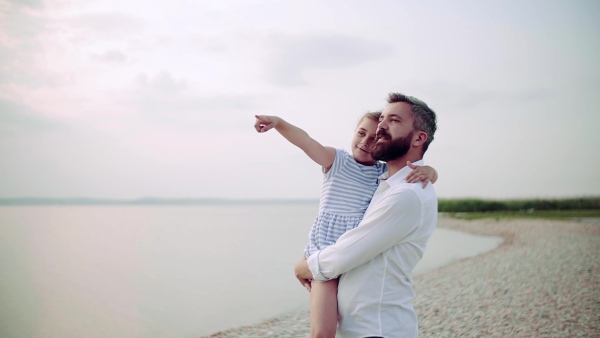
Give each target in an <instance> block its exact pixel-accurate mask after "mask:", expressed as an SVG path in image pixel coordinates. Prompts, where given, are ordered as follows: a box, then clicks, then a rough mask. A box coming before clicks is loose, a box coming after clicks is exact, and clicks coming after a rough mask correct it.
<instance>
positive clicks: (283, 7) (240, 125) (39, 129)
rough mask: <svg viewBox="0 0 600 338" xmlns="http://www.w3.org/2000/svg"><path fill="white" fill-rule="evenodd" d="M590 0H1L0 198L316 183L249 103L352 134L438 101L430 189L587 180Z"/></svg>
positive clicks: (594, 155)
mask: <svg viewBox="0 0 600 338" xmlns="http://www.w3.org/2000/svg"><path fill="white" fill-rule="evenodd" d="M598 18H600V2H598V1H595V0H592V1H566V0H565V1H546V0H532V1H520V0H519V1H517V0H505V1H451V2H450V1H378V0H375V1H341V0H339V1H249V0H231V1H191V0H190V1H171V0H169V1H141V0H140V1H135V0H133V1H132V0H56V1H55V0H49V1H44V0H23V1H6V0H0V197H99V198H124V199H129V198H138V197H145V196H156V197H223V198H315V199H316V198H318V196H319V190H320V183H321V173H320V168H319V167H318V166H317V165H316V164H314V163H313V162H311V161H310V160H309V159H308V158H307V157H306V156H305V155H304V154H303V153H302V152H301V151H300V150H298V149H296V148H294V147H293V146H292V145H290V144H288V143H287V142H286V141H285V140H284V139H283V138H282V137H281V136H280V135H278V134H277V133H275V132H269V133H267V134H258V133H256V132H255V130H254V128H253V124H254V115H255V114H269V115H271V114H273V115H280V116H282V117H284V118H285V119H287V120H288V121H290V122H292V123H295V124H297V125H298V126H300V127H302V128H304V129H305V130H306V131H307V132H308V133H309V134H310V135H311V136H313V137H314V138H315V139H317V140H319V141H321V143H323V144H325V145H330V146H335V147H342V148H346V149H348V148H349V146H350V139H351V137H352V133H353V130H354V127H355V125H356V122H357V120H358V118H359V117H360V116H361V115H362V114H363V113H364V112H365V111H367V110H373V109H379V108H382V107H383V106H384V104H385V98H386V96H387V94H388V93H389V92H402V93H406V94H410V95H414V96H417V97H419V98H420V99H422V100H424V101H425V102H427V103H428V104H429V105H430V106H431V107H432V108H433V109H434V110H435V111H436V112H437V115H438V132H437V133H436V135H435V141H434V142H433V143H432V144H431V146H430V148H429V150H428V152H427V153H426V154H425V161H426V163H427V164H430V165H432V166H433V167H435V168H436V169H437V170H438V172H439V176H440V178H439V181H438V183H436V191H437V193H438V196H439V197H442V198H454V197H483V198H529V197H572V196H585V195H595V196H598V195H600V151H599V149H600V134H599V132H598V129H599V128H600V117H599V114H598V112H599V108H600V67H599V66H598V62H599V61H598V60H600V39H599V33H600V20H599V19H598Z"/></svg>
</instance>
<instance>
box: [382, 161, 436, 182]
mask: <svg viewBox="0 0 600 338" xmlns="http://www.w3.org/2000/svg"><path fill="white" fill-rule="evenodd" d="M412 164H414V165H418V166H422V165H425V162H423V160H418V161H415V162H412ZM411 171H412V169H411V168H410V167H409V166H405V167H404V168H402V169H400V170H399V171H398V172H396V173H395V174H394V175H392V177H389V178H388V173H389V171H386V172H384V173H383V174H381V176H379V178H380V179H381V180H382V181H384V182H386V183H387V184H389V186H390V187H394V186H397V185H398V184H400V183H402V182H405V181H406V176H408V174H410V172H411Z"/></svg>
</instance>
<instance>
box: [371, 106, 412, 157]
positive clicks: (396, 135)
mask: <svg viewBox="0 0 600 338" xmlns="http://www.w3.org/2000/svg"><path fill="white" fill-rule="evenodd" d="M413 123H414V117H413V113H412V111H411V106H410V104H408V103H405V102H394V103H390V104H388V105H387V107H386V108H385V110H384V111H383V113H382V114H381V117H380V119H379V125H378V127H377V141H376V143H375V145H374V146H373V150H371V155H372V156H373V158H374V159H376V160H379V161H391V160H395V159H397V158H399V157H401V156H404V155H406V153H407V152H408V150H409V149H410V147H411V145H412V141H413V137H414V133H415V131H414V129H413Z"/></svg>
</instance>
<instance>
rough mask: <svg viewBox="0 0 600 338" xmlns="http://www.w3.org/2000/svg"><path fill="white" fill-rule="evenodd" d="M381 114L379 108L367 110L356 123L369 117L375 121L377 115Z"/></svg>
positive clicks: (377, 120)
mask: <svg viewBox="0 0 600 338" xmlns="http://www.w3.org/2000/svg"><path fill="white" fill-rule="evenodd" d="M380 116H381V110H377V111H368V112H366V113H364V115H363V116H362V117H361V118H360V120H358V123H357V125H359V124H360V123H361V122H362V121H363V120H364V119H371V120H373V121H375V122H379V117H380Z"/></svg>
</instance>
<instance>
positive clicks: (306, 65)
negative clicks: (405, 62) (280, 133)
mask: <svg viewBox="0 0 600 338" xmlns="http://www.w3.org/2000/svg"><path fill="white" fill-rule="evenodd" d="M273 43H274V44H275V45H276V52H275V55H274V60H273V63H272V65H271V66H270V69H269V72H270V74H271V76H272V78H273V80H274V81H275V82H276V83H278V84H282V85H288V86H293V85H299V84H303V83H305V78H304V77H305V74H304V73H305V71H307V70H312V69H341V68H349V67H354V66H357V65H361V64H364V63H367V62H371V61H375V60H381V59H384V58H388V57H390V56H392V55H394V53H395V50H394V47H393V45H391V44H389V43H387V42H383V41H378V40H369V39H364V38H360V37H352V36H344V35H323V36H308V37H276V38H274V39H273Z"/></svg>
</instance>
